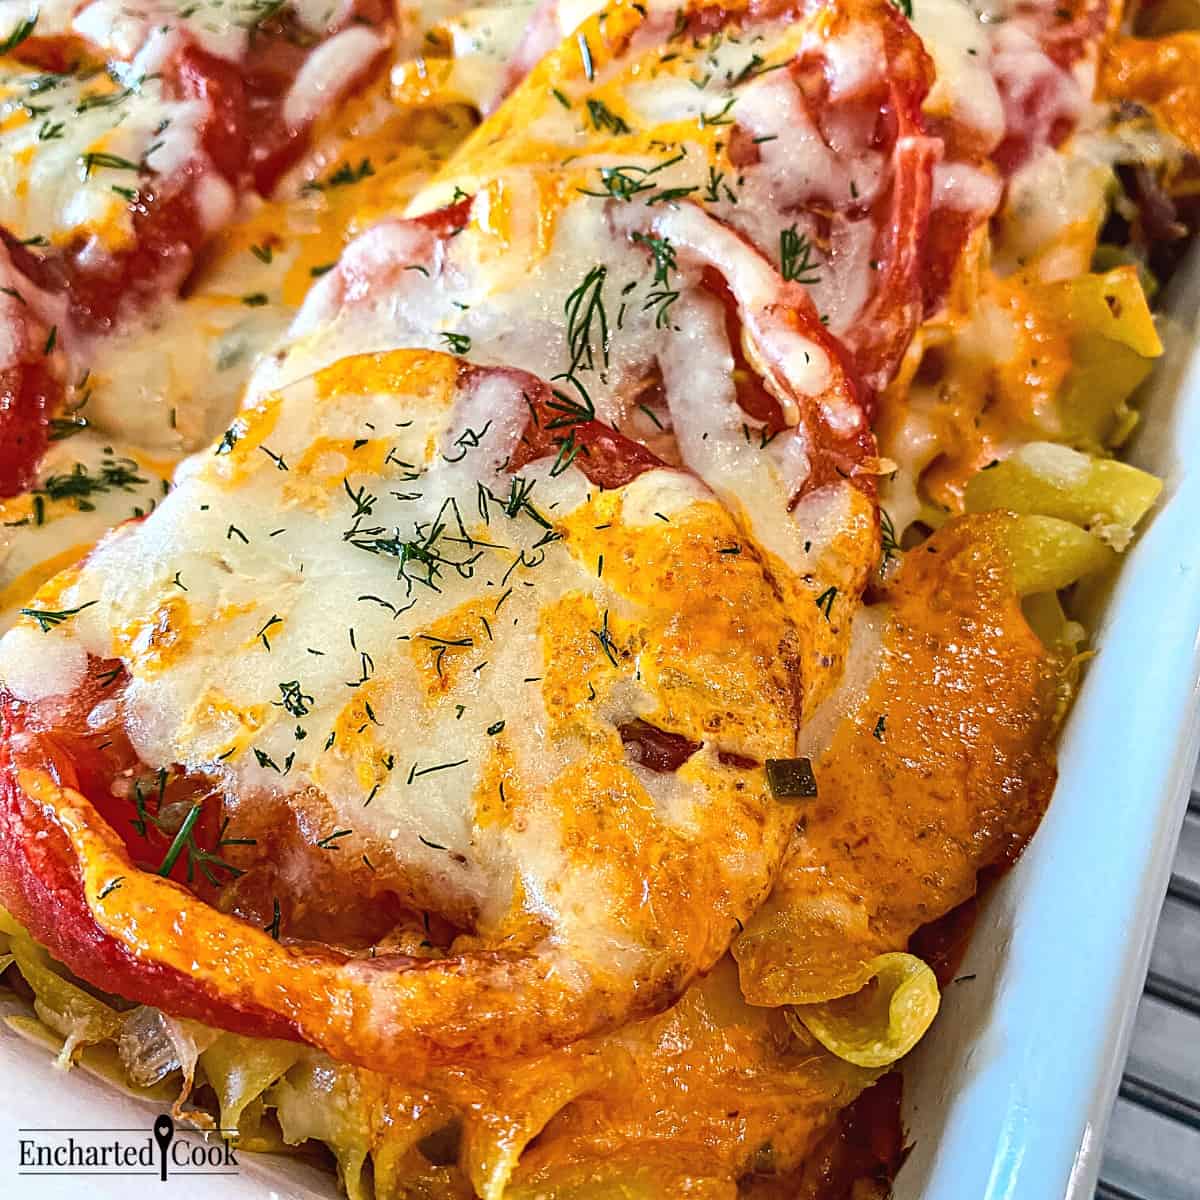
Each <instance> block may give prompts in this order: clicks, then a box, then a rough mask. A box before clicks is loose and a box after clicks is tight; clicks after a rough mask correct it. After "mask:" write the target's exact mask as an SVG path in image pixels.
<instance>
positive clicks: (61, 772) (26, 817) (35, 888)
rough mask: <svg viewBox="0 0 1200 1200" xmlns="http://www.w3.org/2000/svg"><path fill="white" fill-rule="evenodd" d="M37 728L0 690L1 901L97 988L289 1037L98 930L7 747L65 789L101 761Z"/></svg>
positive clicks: (62, 845) (65, 844) (287, 1030)
mask: <svg viewBox="0 0 1200 1200" xmlns="http://www.w3.org/2000/svg"><path fill="white" fill-rule="evenodd" d="M100 665H103V664H100ZM95 670H96V668H94V671H93V675H94V674H95ZM86 686H87V685H85V691H86ZM37 724H38V722H37V720H36V712H31V711H30V706H26V705H22V704H21V703H20V702H18V701H16V700H14V699H13V697H12V696H11V695H9V694H8V693H7V692H4V691H0V904H3V906H4V907H5V908H6V909H8V911H9V912H11V913H12V915H13V916H14V917H15V918H16V919H17V920H18V921H20V922H21V924H22V925H24V926H25V928H26V929H27V930H28V931H29V933H30V935H31V936H32V937H33V938H34V939H35V940H36V941H38V942H40V943H41V944H42V945H43V946H45V947H46V949H48V950H49V951H50V953H51V954H52V955H53V956H54V957H55V958H57V959H58V960H59V961H60V962H62V963H64V964H65V965H66V966H67V967H69V968H70V969H71V970H72V971H73V972H74V973H75V974H76V975H78V976H79V977H80V978H81V979H85V980H87V981H88V982H89V983H92V984H94V985H95V986H97V987H100V988H103V989H104V990H105V991H108V992H112V993H115V994H117V995H120V996H123V997H125V998H126V999H129V1000H135V1001H138V1002H140V1003H143V1004H152V1005H155V1006H156V1007H159V1008H162V1009H164V1010H165V1011H167V1012H170V1013H172V1014H174V1015H177V1016H184V1017H191V1018H192V1019H194V1020H198V1021H203V1022H205V1023H206V1024H210V1025H213V1026H216V1027H218V1028H221V1029H227V1030H229V1031H231V1032H234V1033H244V1034H248V1035H251V1036H256V1037H276V1038H288V1039H293V1040H294V1039H296V1038H297V1033H296V1030H295V1028H294V1027H293V1026H292V1025H291V1023H290V1022H288V1021H287V1020H285V1019H284V1018H282V1017H280V1016H279V1015H278V1014H276V1013H271V1012H267V1011H265V1010H261V1009H258V1008H255V1007H253V1006H251V1005H242V1004H232V1003H230V1002H229V1001H227V1000H215V999H214V998H213V997H211V996H210V995H209V994H208V993H207V992H206V990H205V989H204V987H203V985H202V984H201V983H199V982H198V981H197V980H195V979H193V978H191V977H190V976H187V975H183V974H182V973H180V972H178V971H175V970H173V969H171V968H169V967H166V966H163V965H162V964H161V963H158V962H155V961H153V960H152V959H151V958H149V957H146V958H143V957H139V956H137V955H134V954H132V953H131V952H130V951H129V950H127V949H126V948H125V947H124V946H123V945H121V944H120V943H119V942H118V941H117V940H116V939H114V938H113V937H112V936H111V935H109V934H108V933H106V932H105V931H104V930H103V929H102V928H101V927H100V926H99V924H98V923H97V922H96V919H95V917H94V916H93V915H92V912H91V909H90V908H89V907H88V903H87V899H86V896H85V895H84V891H83V885H82V880H81V878H80V874H79V871H78V868H77V867H76V865H75V862H74V858H73V853H72V848H71V845H70V843H69V841H68V839H67V835H66V833H65V832H64V831H63V829H62V828H61V826H60V825H59V824H58V822H57V821H56V820H55V819H54V818H53V816H52V815H51V814H50V813H49V812H48V811H47V809H46V807H45V806H43V805H40V804H38V803H37V802H36V801H35V800H33V799H32V798H31V797H30V796H29V795H28V794H27V793H26V792H25V791H24V790H23V789H22V788H21V786H20V783H19V782H18V763H17V761H16V755H15V753H14V745H15V743H16V740H17V738H18V737H20V738H21V739H22V741H23V743H24V744H23V745H22V749H21V760H22V762H28V761H29V758H30V755H32V756H33V757H34V759H35V760H40V761H41V762H42V763H43V765H44V766H45V767H48V768H50V769H51V773H52V775H53V776H54V777H55V778H56V779H57V780H58V781H59V782H60V784H62V785H63V786H68V787H74V786H76V785H82V786H85V787H86V786H87V785H88V783H89V781H93V780H94V779H95V778H96V775H97V768H98V767H101V766H103V765H104V764H103V759H102V758H99V759H97V760H95V761H94V762H92V763H90V764H89V762H87V761H86V757H84V756H82V755H81V749H80V743H73V742H72V740H71V739H70V738H68V739H66V740H65V741H62V742H59V743H58V744H55V740H54V739H53V738H51V737H50V736H49V735H47V734H46V733H44V732H43V731H42V730H40V729H38V728H36V726H37ZM30 743H32V744H30ZM77 756H78V757H77ZM101 773H103V772H101ZM109 778H111V776H109Z"/></svg>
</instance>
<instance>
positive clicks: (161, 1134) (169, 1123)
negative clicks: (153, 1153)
mask: <svg viewBox="0 0 1200 1200" xmlns="http://www.w3.org/2000/svg"><path fill="white" fill-rule="evenodd" d="M174 1137H175V1122H174V1121H173V1120H172V1119H171V1118H170V1117H169V1116H167V1114H166V1113H163V1114H162V1115H161V1116H159V1117H155V1118H154V1140H155V1141H156V1142H157V1143H158V1157H159V1178H160V1179H161V1180H162V1181H163V1182H164V1183H166V1181H167V1147H168V1146H170V1144H171V1142H172V1140H173V1139H174Z"/></svg>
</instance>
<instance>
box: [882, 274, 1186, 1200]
mask: <svg viewBox="0 0 1200 1200" xmlns="http://www.w3.org/2000/svg"><path fill="white" fill-rule="evenodd" d="M1198 301H1200V261H1197V260H1196V257H1195V255H1193V257H1192V261H1191V263H1190V269H1189V270H1188V271H1186V272H1185V273H1181V275H1180V276H1179V277H1178V278H1177V279H1176V280H1175V285H1174V287H1173V288H1172V291H1171V294H1170V295H1169V297H1168V300H1167V303H1166V305H1165V307H1164V312H1165V313H1166V315H1167V317H1168V320H1167V322H1166V323H1165V326H1164V329H1163V340H1164V343H1165V344H1166V347H1167V350H1166V354H1165V355H1164V358H1163V362H1162V365H1161V369H1160V370H1159V371H1158V372H1157V373H1156V374H1155V375H1154V376H1153V378H1152V379H1151V380H1150V381H1149V382H1148V385H1147V387H1146V389H1145V393H1144V408H1143V413H1144V415H1145V421H1144V424H1143V425H1142V427H1141V431H1140V433H1139V435H1138V437H1137V438H1136V439H1135V441H1134V444H1133V446H1132V447H1131V449H1130V453H1129V455H1128V459H1129V461H1131V462H1133V463H1136V464H1137V465H1138V466H1142V467H1145V468H1146V469H1147V470H1151V471H1154V472H1156V473H1157V474H1159V475H1160V476H1161V477H1162V478H1163V480H1164V482H1165V486H1164V489H1163V495H1162V498H1161V500H1160V502H1159V506H1158V509H1157V510H1156V512H1155V514H1154V516H1153V519H1152V520H1151V522H1150V523H1149V524H1148V526H1147V528H1146V529H1145V531H1144V533H1143V536H1142V537H1141V539H1140V540H1139V542H1138V544H1137V545H1136V546H1135V547H1133V549H1132V550H1131V552H1130V558H1129V562H1128V569H1127V570H1126V571H1125V572H1124V573H1123V574H1122V576H1121V578H1120V579H1119V580H1118V582H1117V585H1116V587H1115V588H1114V589H1113V592H1112V595H1111V596H1110V597H1109V599H1108V605H1107V608H1106V610H1105V613H1104V616H1103V618H1102V620H1101V621H1100V623H1099V625H1098V627H1097V632H1096V645H1097V647H1098V649H1099V653H1098V655H1097V656H1096V658H1095V659H1094V660H1093V661H1092V663H1091V665H1090V667H1089V669H1088V672H1087V675H1086V677H1085V678H1084V681H1083V684H1082V686H1081V688H1080V692H1079V699H1078V701H1077V702H1076V705H1075V708H1074V710H1073V711H1072V713H1071V716H1070V718H1069V719H1068V721H1067V723H1066V726H1065V728H1064V730H1063V739H1062V743H1061V750H1060V759H1059V766H1060V774H1059V779H1058V786H1057V788H1056V789H1055V792H1054V799H1053V801H1052V803H1051V805H1050V808H1049V811H1048V812H1047V815H1046V817H1045V819H1044V821H1043V822H1042V825H1041V828H1040V829H1039V831H1038V836H1037V837H1036V838H1034V839H1033V841H1032V843H1031V844H1030V845H1029V847H1027V849H1026V851H1025V853H1024V854H1023V855H1022V857H1021V859H1020V861H1019V862H1018V863H1017V865H1016V867H1015V868H1014V869H1013V871H1012V872H1011V873H1010V875H1009V876H1008V877H1007V878H1006V879H1005V880H1004V881H1003V882H1002V883H1001V884H1000V885H999V886H998V887H997V888H996V890H995V892H994V893H993V894H992V895H991V896H990V897H989V899H988V901H987V903H986V904H985V905H984V906H983V907H982V910H981V914H980V920H979V924H978V926H977V928H976V930H975V934H974V937H973V939H972V942H971V947H970V950H969V951H968V952H967V955H966V958H965V960H964V962H963V965H962V968H961V970H960V972H959V978H960V979H961V978H963V977H964V976H974V978H969V979H965V980H964V981H963V982H962V983H959V984H957V985H952V986H951V987H949V988H947V990H946V995H945V1002H944V1005H943V1009H942V1013H941V1015H940V1017H939V1020H938V1024H939V1029H940V1031H941V1033H942V1035H943V1036H942V1038H941V1040H940V1041H939V1040H935V1039H930V1041H928V1042H926V1043H924V1044H923V1045H922V1046H921V1047H920V1048H919V1049H918V1050H917V1051H916V1052H915V1053H914V1054H913V1056H912V1058H911V1059H910V1060H909V1061H908V1064H907V1066H906V1068H905V1072H904V1075H905V1098H906V1102H907V1114H906V1116H907V1122H906V1125H907V1129H908V1133H909V1138H910V1140H911V1142H912V1143H913V1151H912V1154H911V1155H910V1156H909V1159H908V1161H907V1162H906V1163H905V1165H904V1167H903V1168H902V1169H901V1171H900V1173H899V1175H898V1176H897V1179H896V1196H897V1198H898V1200H915V1198H916V1197H924V1198H925V1200H952V1198H954V1197H963V1196H978V1197H981V1198H983V1197H986V1198H987V1200H1001V1198H1002V1197H1003V1198H1005V1200H1008V1198H1012V1200H1016V1198H1017V1197H1019V1198H1020V1200H1043V1198H1044V1200H1052V1198H1053V1200H1057V1198H1058V1197H1069V1198H1071V1200H1083V1198H1084V1197H1091V1195H1092V1193H1093V1190H1094V1188H1095V1183H1096V1176H1097V1173H1098V1172H1099V1169H1100V1161H1101V1157H1102V1154H1103V1148H1104V1130H1105V1125H1106V1123H1107V1120H1108V1114H1109V1110H1110V1108H1111V1106H1112V1102H1113V1097H1114V1096H1115V1094H1116V1088H1117V1084H1118V1083H1119V1082H1120V1077H1121V1069H1122V1066H1123V1064H1124V1062H1125V1054H1126V1051H1127V1049H1128V1042H1129V1033H1130V1028H1131V1023H1132V1020H1133V1015H1134V1011H1135V1009H1136V1007H1137V1001H1138V996H1139V994H1140V991H1141V986H1142V981H1143V979H1144V978H1145V974H1146V966H1147V963H1148V962H1149V958H1150V948H1151V945H1152V943H1153V941H1154V928H1155V925H1156V923H1157V920H1158V913H1159V909H1160V907H1161V905H1162V899H1163V895H1164V893H1165V891H1166V887H1167V880H1168V878H1169V875H1170V869H1171V860H1172V857H1173V854H1174V849H1175V843H1176V840H1177V838H1178V834H1179V828H1180V825H1181V823H1182V821H1183V814H1184V811H1185V809H1186V807H1187V797H1188V789H1189V786H1190V783H1191V779H1192V771H1193V767H1194V764H1195V760H1196V751H1197V746H1198V744H1200V729H1198V723H1197V714H1198V712H1200V708H1198V704H1200V692H1198V690H1197V688H1198V682H1197V681H1198V678H1200V639H1198V637H1197V630H1198V629H1200V587H1198V586H1197V583H1198V582H1200V545H1198V544H1197V542H1196V540H1195V538H1194V536H1193V533H1192V530H1193V528H1194V524H1195V520H1196V515H1197V512H1198V511H1200V478H1198V477H1197V473H1196V470H1195V468H1194V467H1193V466H1192V465H1191V464H1190V463H1189V461H1188V456H1187V455H1186V454H1185V453H1183V452H1182V449H1181V448H1183V447H1187V446H1191V445H1194V444H1195V439H1196V437H1197V436H1198V435H1200V354H1198V353H1197V351H1196V346H1195V332H1196V326H1195V313H1196V311H1197V304H1198ZM950 1080H952V1081H953V1084H952V1085H951V1084H949V1083H948V1082H947V1081H950Z"/></svg>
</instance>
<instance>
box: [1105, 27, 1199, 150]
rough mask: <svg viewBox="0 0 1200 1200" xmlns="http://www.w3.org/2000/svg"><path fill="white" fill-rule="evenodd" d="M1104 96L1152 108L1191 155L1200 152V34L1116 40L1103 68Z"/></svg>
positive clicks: (1109, 49)
mask: <svg viewBox="0 0 1200 1200" xmlns="http://www.w3.org/2000/svg"><path fill="white" fill-rule="evenodd" d="M1099 83H1100V92H1101V94H1102V95H1106V96H1109V97H1111V98H1112V99H1114V100H1132V101H1134V102H1135V103H1137V104H1141V105H1143V106H1144V107H1145V108H1148V109H1150V111H1151V112H1152V113H1154V115H1155V116H1156V117H1157V118H1158V120H1159V121H1160V122H1161V123H1162V124H1163V125H1165V126H1166V127H1167V129H1169V130H1170V131H1171V132H1172V133H1173V134H1174V135H1175V136H1176V137H1177V138H1179V140H1180V141H1181V142H1183V143H1184V144H1185V145H1186V146H1187V147H1188V149H1189V150H1191V151H1192V153H1193V154H1200V34H1198V33H1194V32H1191V31H1188V32H1184V33H1174V34H1171V36H1170V37H1163V38H1154V39H1142V38H1132V37H1121V38H1115V39H1114V40H1113V41H1112V42H1111V43H1110V44H1109V46H1108V48H1107V50H1106V51H1105V54H1104V58H1103V60H1102V62H1101V66H1100V80H1099Z"/></svg>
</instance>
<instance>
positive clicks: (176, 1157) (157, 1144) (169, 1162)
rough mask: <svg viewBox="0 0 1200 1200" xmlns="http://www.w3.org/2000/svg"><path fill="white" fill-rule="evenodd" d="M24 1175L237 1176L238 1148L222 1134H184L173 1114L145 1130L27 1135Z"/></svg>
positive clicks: (21, 1156)
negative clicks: (148, 1130)
mask: <svg viewBox="0 0 1200 1200" xmlns="http://www.w3.org/2000/svg"><path fill="white" fill-rule="evenodd" d="M19 1133H20V1138H19V1141H18V1147H17V1148H18V1154H17V1174H18V1175H120V1176H125V1177H130V1176H137V1175H142V1176H145V1177H147V1178H155V1177H157V1178H158V1179H159V1180H161V1181H162V1182H163V1183H165V1182H166V1181H167V1180H168V1179H169V1178H171V1177H172V1176H175V1175H190V1176H199V1175H211V1176H213V1177H218V1176H224V1175H236V1174H237V1170H238V1161H237V1156H236V1154H235V1152H234V1146H233V1143H232V1142H231V1141H230V1139H229V1137H227V1136H226V1135H225V1134H224V1133H222V1132H221V1131H220V1130H217V1131H215V1132H211V1133H207V1134H205V1133H199V1132H197V1131H196V1130H192V1129H178V1128H177V1127H176V1125H175V1121H174V1119H173V1118H172V1117H171V1116H170V1115H169V1114H167V1113H163V1114H161V1115H160V1116H158V1117H156V1118H155V1120H154V1126H153V1128H152V1129H151V1130H150V1132H149V1133H147V1132H146V1130H145V1129H94V1128H93V1129H22V1130H20V1131H19Z"/></svg>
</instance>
